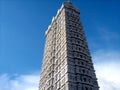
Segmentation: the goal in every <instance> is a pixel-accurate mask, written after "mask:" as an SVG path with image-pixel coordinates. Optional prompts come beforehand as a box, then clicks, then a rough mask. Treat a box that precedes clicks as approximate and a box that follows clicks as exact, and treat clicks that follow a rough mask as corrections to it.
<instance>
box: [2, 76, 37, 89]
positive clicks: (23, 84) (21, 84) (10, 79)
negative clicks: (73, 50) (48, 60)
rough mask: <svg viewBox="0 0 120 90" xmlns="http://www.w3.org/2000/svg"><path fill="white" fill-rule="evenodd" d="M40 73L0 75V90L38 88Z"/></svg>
mask: <svg viewBox="0 0 120 90" xmlns="http://www.w3.org/2000/svg"><path fill="white" fill-rule="evenodd" d="M38 83H39V74H28V75H13V76H10V75H8V74H2V75H0V90H38Z"/></svg>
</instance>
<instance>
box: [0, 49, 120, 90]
mask: <svg viewBox="0 0 120 90" xmlns="http://www.w3.org/2000/svg"><path fill="white" fill-rule="evenodd" d="M92 56H93V60H94V65H95V69H96V74H97V78H98V82H99V86H100V90H120V52H117V51H104V50H100V51H97V52H96V53H94V54H93V55H92ZM39 77H40V75H39V74H37V73H34V74H27V75H17V74H16V75H13V76H10V75H8V74H2V75H0V90H38V86H39Z"/></svg>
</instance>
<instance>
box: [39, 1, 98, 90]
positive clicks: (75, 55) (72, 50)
mask: <svg viewBox="0 0 120 90" xmlns="http://www.w3.org/2000/svg"><path fill="white" fill-rule="evenodd" d="M79 15H80V11H79V9H78V8H76V7H75V6H74V5H73V4H72V3H71V2H70V1H66V2H64V3H63V4H62V6H61V8H60V9H59V10H58V12H57V15H56V16H55V17H53V19H52V22H51V25H49V27H48V29H47V31H46V33H45V35H46V43H45V50H44V57H43V63H42V70H41V75H40V85H39V90H99V87H98V83H97V78H96V75H95V70H94V67H93V63H92V59H91V55H90V51H89V48H88V44H87V41H86V37H85V33H84V30H83V27H82V23H81V20H80V16H79Z"/></svg>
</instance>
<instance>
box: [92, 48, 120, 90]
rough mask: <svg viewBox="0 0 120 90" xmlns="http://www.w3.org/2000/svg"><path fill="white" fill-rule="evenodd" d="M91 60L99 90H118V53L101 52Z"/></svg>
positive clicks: (119, 67) (119, 80)
mask: <svg viewBox="0 0 120 90" xmlns="http://www.w3.org/2000/svg"><path fill="white" fill-rule="evenodd" d="M93 60H94V62H95V63H94V64H95V69H96V74H97V77H98V82H99V86H100V90H120V52H117V51H104V50H101V51H98V52H96V53H94V54H93Z"/></svg>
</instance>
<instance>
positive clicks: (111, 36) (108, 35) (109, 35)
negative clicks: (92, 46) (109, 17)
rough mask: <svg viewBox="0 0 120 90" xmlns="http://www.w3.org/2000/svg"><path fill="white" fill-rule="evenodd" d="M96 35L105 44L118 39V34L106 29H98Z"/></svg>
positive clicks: (119, 36) (119, 35)
mask: <svg viewBox="0 0 120 90" xmlns="http://www.w3.org/2000/svg"><path fill="white" fill-rule="evenodd" d="M98 34H99V37H100V38H101V39H102V40H105V41H107V42H109V41H112V40H115V39H119V38H120V34H119V33H117V32H115V31H113V30H111V29H109V28H107V27H100V28H99V29H98Z"/></svg>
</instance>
